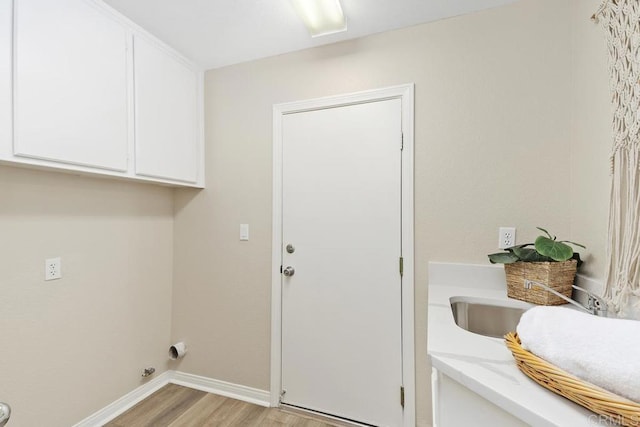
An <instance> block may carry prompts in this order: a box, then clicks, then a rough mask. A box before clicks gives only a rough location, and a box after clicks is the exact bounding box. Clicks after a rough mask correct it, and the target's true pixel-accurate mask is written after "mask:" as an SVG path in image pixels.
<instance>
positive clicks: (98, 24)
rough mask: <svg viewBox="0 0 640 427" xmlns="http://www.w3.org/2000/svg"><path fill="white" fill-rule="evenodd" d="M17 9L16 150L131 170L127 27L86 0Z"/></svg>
mask: <svg viewBox="0 0 640 427" xmlns="http://www.w3.org/2000/svg"><path fill="white" fill-rule="evenodd" d="M14 7H15V10H14V16H15V18H14V37H15V53H16V55H15V57H14V65H15V68H14V70H15V74H14V85H15V91H14V144H13V146H14V154H15V155H16V156H20V157H29V158H36V159H45V160H53V161H57V162H64V163H70V164H75V165H82V166H90V167H95V168H102V169H108V170H114V171H122V172H125V171H126V170H127V157H128V155H127V147H128V126H129V123H128V116H129V113H128V111H127V30H126V28H125V27H124V26H122V25H121V24H120V23H119V22H117V21H116V20H114V19H113V18H112V17H110V16H108V15H107V14H106V13H105V12H104V11H103V10H100V9H99V8H97V7H96V6H95V5H93V4H91V3H89V2H86V1H84V0H56V1H51V0H16V1H15V2H14Z"/></svg>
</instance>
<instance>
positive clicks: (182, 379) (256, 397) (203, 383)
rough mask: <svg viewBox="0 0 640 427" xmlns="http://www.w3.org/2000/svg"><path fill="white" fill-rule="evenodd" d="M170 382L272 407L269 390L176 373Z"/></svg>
mask: <svg viewBox="0 0 640 427" xmlns="http://www.w3.org/2000/svg"><path fill="white" fill-rule="evenodd" d="M169 382H170V383H172V384H178V385H182V386H185V387H189V388H193V389H196V390H202V391H206V392H208V393H213V394H218V395H220V396H225V397H231V398H233V399H238V400H242V401H244V402H249V403H253V404H255V405H260V406H271V404H270V400H271V394H270V393H269V392H268V391H267V390H260V389H257V388H252V387H247V386H243V385H239V384H233V383H228V382H225V381H220V380H214V379H212V378H206V377H201V376H199V375H192V374H187V373H184V372H174V373H173V376H172V377H171V379H170V380H169Z"/></svg>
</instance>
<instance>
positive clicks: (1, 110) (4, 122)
mask: <svg viewBox="0 0 640 427" xmlns="http://www.w3.org/2000/svg"><path fill="white" fill-rule="evenodd" d="M11 121H12V118H11V0H0V153H1V152H2V149H3V147H4V148H5V150H10V149H11V137H12V131H11ZM1 157H2V155H1V154H0V158H1Z"/></svg>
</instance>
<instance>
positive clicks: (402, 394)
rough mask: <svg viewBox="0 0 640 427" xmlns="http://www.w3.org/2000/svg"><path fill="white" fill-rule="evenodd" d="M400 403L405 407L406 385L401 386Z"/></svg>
mask: <svg viewBox="0 0 640 427" xmlns="http://www.w3.org/2000/svg"><path fill="white" fill-rule="evenodd" d="M400 405H401V406H402V407H403V408H404V387H400Z"/></svg>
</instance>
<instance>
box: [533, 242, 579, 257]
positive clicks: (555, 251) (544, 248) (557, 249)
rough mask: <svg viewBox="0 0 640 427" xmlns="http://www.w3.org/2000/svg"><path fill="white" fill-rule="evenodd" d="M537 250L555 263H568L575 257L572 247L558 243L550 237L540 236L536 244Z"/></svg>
mask: <svg viewBox="0 0 640 427" xmlns="http://www.w3.org/2000/svg"><path fill="white" fill-rule="evenodd" d="M534 245H535V247H536V250H537V251H538V252H539V253H540V254H541V255H544V256H547V257H549V258H551V259H552V260H554V261H559V262H561V261H566V260H568V259H570V258H571V257H572V256H573V249H571V246H569V245H565V244H564V243H562V242H556V241H555V240H552V239H550V238H548V237H544V236H538V238H537V239H536V241H535V243H534Z"/></svg>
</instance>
